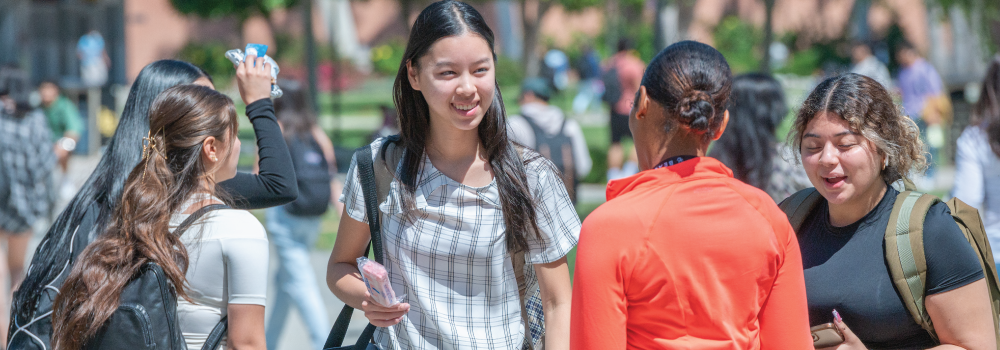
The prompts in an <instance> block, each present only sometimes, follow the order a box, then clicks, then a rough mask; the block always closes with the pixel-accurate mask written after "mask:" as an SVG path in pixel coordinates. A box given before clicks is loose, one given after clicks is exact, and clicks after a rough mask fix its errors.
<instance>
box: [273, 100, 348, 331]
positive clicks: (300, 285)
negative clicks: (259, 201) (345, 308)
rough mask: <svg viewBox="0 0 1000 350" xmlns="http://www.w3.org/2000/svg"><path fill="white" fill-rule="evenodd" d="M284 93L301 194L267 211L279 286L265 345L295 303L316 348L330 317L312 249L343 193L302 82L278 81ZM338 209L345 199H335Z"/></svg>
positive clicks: (283, 111)
mask: <svg viewBox="0 0 1000 350" xmlns="http://www.w3.org/2000/svg"><path fill="white" fill-rule="evenodd" d="M279 85H281V88H282V89H283V90H284V91H285V94H284V96H282V97H281V98H278V99H275V100H274V109H275V112H276V114H277V117H278V123H279V124H280V125H281V131H282V135H283V136H284V138H285V142H286V143H287V144H288V151H289V153H290V154H291V156H292V165H293V167H294V168H295V176H296V179H297V184H298V192H299V196H298V198H297V199H295V201H293V202H291V203H288V204H286V205H283V206H280V207H272V208H268V209H267V210H265V215H266V218H267V224H266V225H265V226H266V227H267V231H268V233H269V234H270V241H271V242H272V243H274V246H275V247H276V248H277V249H276V251H277V253H278V273H277V274H275V281H274V284H275V286H277V288H278V290H277V293H276V294H275V298H274V304H273V306H272V307H271V316H270V318H269V319H268V321H267V331H266V332H267V335H266V336H267V348H268V349H270V350H274V349H276V348H277V345H278V339H279V338H280V337H281V331H282V329H283V328H284V326H285V321H286V319H287V317H288V313H289V311H291V307H292V306H293V305H294V306H295V308H296V309H298V311H299V315H301V316H302V321H303V323H304V324H305V325H306V327H307V328H308V330H309V339H310V340H311V342H312V348H313V349H321V348H322V347H323V344H324V343H325V341H326V337H327V335H328V334H329V332H330V320H329V317H328V316H327V314H326V312H327V311H326V307H325V306H324V305H323V299H322V298H321V297H320V294H319V291H320V290H319V287H318V285H317V284H316V273H315V272H314V271H313V268H312V265H311V264H310V261H309V252H310V251H311V250H312V248H313V246H314V245H315V243H316V237H317V236H319V231H320V228H321V223H322V222H323V214H325V213H326V212H327V210H328V208H329V207H330V203H331V200H332V199H335V198H338V197H340V192H341V190H342V187H343V186H342V185H341V184H340V182H339V181H337V180H336V179H335V177H334V176H333V175H334V174H336V173H337V161H336V158H335V155H334V152H333V143H332V142H330V138H329V137H327V136H326V133H325V132H324V131H323V129H320V127H319V125H317V124H316V116H315V113H314V112H313V111H312V110H311V108H310V107H309V106H310V104H309V97H308V94H307V93H306V91H305V90H304V89H303V88H302V87H301V84H299V83H298V82H293V81H283V82H281V83H279ZM335 204H336V208H337V212H338V213H340V212H341V211H342V210H343V203H340V202H339V201H338V202H336V203H335Z"/></svg>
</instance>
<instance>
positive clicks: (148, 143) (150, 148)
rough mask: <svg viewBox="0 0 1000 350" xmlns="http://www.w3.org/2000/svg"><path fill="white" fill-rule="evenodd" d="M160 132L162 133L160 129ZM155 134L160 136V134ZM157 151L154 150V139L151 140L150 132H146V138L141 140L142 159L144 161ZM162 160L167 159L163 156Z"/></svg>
mask: <svg viewBox="0 0 1000 350" xmlns="http://www.w3.org/2000/svg"><path fill="white" fill-rule="evenodd" d="M160 131H163V128H160ZM157 133H160V134H162V133H161V132H157ZM157 151H159V149H157V148H156V139H154V138H153V134H152V132H151V131H147V132H146V137H143V138H142V159H143V160H145V159H146V157H148V156H149V155H151V154H153V152H157ZM163 159H164V160H165V159H167V155H165V154H164V155H163Z"/></svg>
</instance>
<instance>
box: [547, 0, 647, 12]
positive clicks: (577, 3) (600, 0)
mask: <svg viewBox="0 0 1000 350" xmlns="http://www.w3.org/2000/svg"><path fill="white" fill-rule="evenodd" d="M627 1H639V0H627ZM558 3H559V4H560V5H562V6H563V8H564V9H566V11H570V12H575V11H582V10H585V9H586V8H588V7H593V6H601V5H604V0H559V1H558Z"/></svg>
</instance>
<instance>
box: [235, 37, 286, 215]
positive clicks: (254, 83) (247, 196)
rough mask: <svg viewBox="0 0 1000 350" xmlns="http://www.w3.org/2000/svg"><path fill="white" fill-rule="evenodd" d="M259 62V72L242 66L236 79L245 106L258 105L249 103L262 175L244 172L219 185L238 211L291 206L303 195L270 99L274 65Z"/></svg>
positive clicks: (238, 69)
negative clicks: (271, 71)
mask: <svg viewBox="0 0 1000 350" xmlns="http://www.w3.org/2000/svg"><path fill="white" fill-rule="evenodd" d="M251 58H253V57H252V56H251V57H248V58H247V60H250V59H251ZM258 61H259V62H258V63H257V65H256V67H259V68H254V67H247V64H246V63H242V64H240V65H239V66H238V67H237V69H236V79H237V83H238V84H239V87H240V96H241V97H243V100H244V102H249V101H254V102H253V103H247V117H248V118H250V123H252V124H253V129H254V133H255V134H256V136H257V149H258V151H257V152H258V153H257V154H258V155H259V157H260V159H259V160H258V163H257V164H258V166H259V167H260V173H259V174H251V173H244V172H240V173H237V174H236V176H235V177H233V178H232V179H229V180H226V181H223V182H221V183H219V186H221V188H222V189H223V190H225V191H226V192H227V193H229V194H230V195H232V196H233V197H234V201H233V203H232V204H231V205H232V206H233V207H234V208H238V209H259V208H267V207H274V206H278V205H282V204H286V203H289V202H291V201H293V200H295V198H296V197H298V195H299V192H298V185H297V184H296V182H295V170H294V169H293V167H292V157H291V155H289V153H288V145H286V144H285V139H284V138H283V137H282V135H281V128H280V127H278V121H277V119H276V118H275V116H274V105H273V104H272V103H271V99H270V96H271V95H270V94H271V92H270V91H271V76H270V73H268V72H270V68H269V67H270V64H264V63H263V59H258ZM264 69H267V71H264Z"/></svg>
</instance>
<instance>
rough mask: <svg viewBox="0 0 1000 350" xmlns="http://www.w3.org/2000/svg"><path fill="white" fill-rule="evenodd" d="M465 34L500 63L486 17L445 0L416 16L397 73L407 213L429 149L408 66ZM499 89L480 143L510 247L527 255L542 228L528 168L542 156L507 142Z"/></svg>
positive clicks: (423, 108)
mask: <svg viewBox="0 0 1000 350" xmlns="http://www.w3.org/2000/svg"><path fill="white" fill-rule="evenodd" d="M464 33H470V34H475V35H477V36H479V37H482V38H483V40H486V43H487V44H488V45H489V46H490V51H491V52H492V54H493V60H494V62H495V61H496V57H497V55H496V50H495V49H494V46H493V41H494V40H493V31H492V30H490V27H489V26H487V25H486V21H485V20H484V19H483V16H481V15H480V14H479V12H477V11H476V9H474V8H473V7H472V6H469V5H468V4H466V3H463V2H459V1H454V0H444V1H438V2H435V3H433V4H430V5H429V6H427V8H425V9H424V10H423V11H421V12H420V15H419V16H417V20H416V22H415V23H413V29H412V30H411V31H410V39H409V41H408V42H407V44H406V51H404V53H403V60H402V62H400V64H399V71H398V72H397V73H396V82H395V84H393V101H394V102H395V103H396V109H397V110H398V111H399V126H400V140H401V141H402V146H403V147H405V149H406V152H405V153H404V154H403V160H402V163H403V165H402V167H403V171H402V173H401V174H400V178H399V180H400V181H401V183H402V184H403V188H404V189H405V190H404V191H403V205H404V207H406V209H409V208H412V203H413V193H414V191H415V190H416V181H417V177H418V176H417V174H419V172H420V171H421V169H420V166H421V164H423V161H422V160H423V158H424V148H425V147H426V146H427V135H428V134H429V132H430V110H429V107H428V106H427V101H426V100H425V99H424V96H423V94H422V93H421V92H420V91H417V90H414V89H413V86H411V85H410V80H409V79H408V78H407V69H406V64H407V62H409V63H410V64H411V65H412V66H413V68H414V69H420V67H419V65H418V63H419V60H420V58H421V57H423V56H424V55H426V54H427V51H428V50H429V49H430V48H431V46H432V45H434V43H436V42H437V41H438V40H440V39H441V38H445V37H449V36H457V35H462V34H464ZM494 86H495V87H496V89H495V90H494V94H493V102H492V103H491V104H490V108H489V109H488V110H487V111H486V116H485V117H484V118H483V120H482V122H480V123H479V129H478V130H479V142H481V143H482V145H483V148H484V149H486V157H487V161H489V163H490V167H491V168H492V169H493V174H494V177H495V178H496V183H497V187H498V190H499V192H500V204H501V208H502V209H503V217H504V223H505V224H506V227H507V230H506V242H507V248H508V250H511V251H525V250H527V248H528V241H527V239H526V237H527V235H529V234H533V235H537V234H538V223H537V215H536V213H535V207H534V201H533V200H532V196H531V192H530V191H529V188H528V177H527V175H526V173H525V170H524V165H525V164H527V163H528V162H530V161H533V160H534V159H536V158H537V154H535V153H534V152H529V153H531V154H532V155H531V156H527V157H525V158H524V159H522V158H521V156H519V155H518V150H517V148H516V147H515V146H514V144H513V143H512V142H511V141H510V140H509V139H508V137H507V112H506V111H505V110H504V106H503V99H502V98H501V96H500V85H499V84H497V83H496V82H495V81H494ZM383 159H384V155H383ZM536 237H537V236H536Z"/></svg>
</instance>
